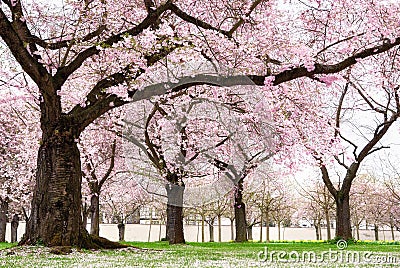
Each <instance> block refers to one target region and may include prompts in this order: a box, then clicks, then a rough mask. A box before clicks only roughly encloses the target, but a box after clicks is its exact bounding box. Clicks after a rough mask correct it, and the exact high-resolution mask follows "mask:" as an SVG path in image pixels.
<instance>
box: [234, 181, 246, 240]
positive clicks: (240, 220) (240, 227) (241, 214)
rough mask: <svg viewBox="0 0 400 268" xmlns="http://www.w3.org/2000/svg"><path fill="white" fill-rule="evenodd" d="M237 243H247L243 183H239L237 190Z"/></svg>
mask: <svg viewBox="0 0 400 268" xmlns="http://www.w3.org/2000/svg"><path fill="white" fill-rule="evenodd" d="M235 224H236V226H235V227H236V238H235V241H236V242H245V241H247V224H246V206H245V204H244V202H243V182H242V181H239V182H238V185H237V187H236V189H235Z"/></svg>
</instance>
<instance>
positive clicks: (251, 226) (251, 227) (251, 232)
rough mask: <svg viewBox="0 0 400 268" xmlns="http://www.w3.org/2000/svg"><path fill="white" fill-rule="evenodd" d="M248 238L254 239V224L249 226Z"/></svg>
mask: <svg viewBox="0 0 400 268" xmlns="http://www.w3.org/2000/svg"><path fill="white" fill-rule="evenodd" d="M247 239H248V240H253V225H249V226H247Z"/></svg>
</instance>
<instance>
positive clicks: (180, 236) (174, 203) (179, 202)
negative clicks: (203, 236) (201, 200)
mask: <svg viewBox="0 0 400 268" xmlns="http://www.w3.org/2000/svg"><path fill="white" fill-rule="evenodd" d="M171 176H173V177H176V176H177V175H176V174H172V175H171ZM169 181H174V182H176V181H177V180H176V179H175V178H169ZM181 184H182V185H178V184H175V183H168V184H167V185H166V190H167V196H168V204H167V233H168V234H167V236H168V241H169V243H170V244H184V243H185V237H184V233H183V214H182V211H183V192H184V190H185V186H184V185H183V183H181Z"/></svg>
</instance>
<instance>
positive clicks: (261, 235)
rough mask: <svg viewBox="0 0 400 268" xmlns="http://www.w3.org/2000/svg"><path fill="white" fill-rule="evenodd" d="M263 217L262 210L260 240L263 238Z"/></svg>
mask: <svg viewBox="0 0 400 268" xmlns="http://www.w3.org/2000/svg"><path fill="white" fill-rule="evenodd" d="M263 224H264V223H263V217H262V212H261V218H260V242H262V240H263Z"/></svg>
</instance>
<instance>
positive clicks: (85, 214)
mask: <svg viewBox="0 0 400 268" xmlns="http://www.w3.org/2000/svg"><path fill="white" fill-rule="evenodd" d="M85 199H86V198H85ZM88 216H89V209H88V208H87V203H86V201H85V203H83V205H82V224H83V227H85V228H86V227H87V218H88Z"/></svg>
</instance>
